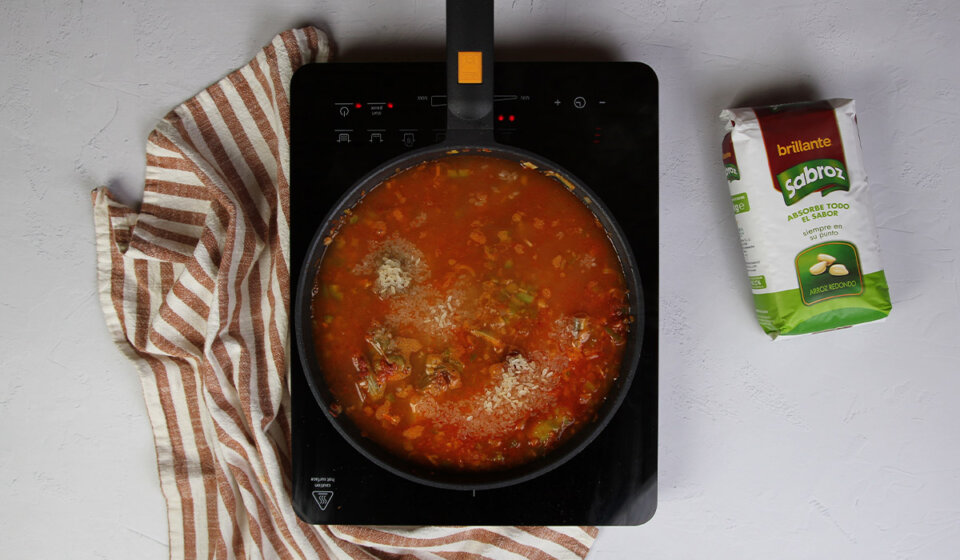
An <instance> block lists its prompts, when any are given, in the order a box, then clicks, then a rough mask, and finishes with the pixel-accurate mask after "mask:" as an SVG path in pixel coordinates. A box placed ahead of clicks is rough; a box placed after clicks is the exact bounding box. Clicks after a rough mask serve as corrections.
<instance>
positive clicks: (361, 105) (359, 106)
mask: <svg viewBox="0 0 960 560" xmlns="http://www.w3.org/2000/svg"><path fill="white" fill-rule="evenodd" d="M354 107H356V108H357V109H359V108H361V107H363V103H357V104H355V105H354Z"/></svg>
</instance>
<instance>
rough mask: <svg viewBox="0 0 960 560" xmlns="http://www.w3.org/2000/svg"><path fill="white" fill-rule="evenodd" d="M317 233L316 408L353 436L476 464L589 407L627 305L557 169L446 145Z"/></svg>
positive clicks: (438, 462) (544, 438)
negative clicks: (446, 150) (342, 422)
mask: <svg viewBox="0 0 960 560" xmlns="http://www.w3.org/2000/svg"><path fill="white" fill-rule="evenodd" d="M324 243H325V244H326V245H327V247H326V250H325V252H324V255H323V260H322V262H321V263H320V267H319V270H318V272H317V276H316V278H315V280H314V285H313V298H312V320H313V332H314V344H315V345H316V348H317V356H318V359H319V363H320V367H321V370H322V372H323V375H324V378H325V380H326V383H327V385H328V386H329V388H330V390H331V392H332V393H333V395H334V397H335V398H336V401H337V402H336V403H335V404H333V405H332V406H331V409H330V412H331V413H332V414H334V415H339V414H346V415H347V416H348V417H349V418H350V420H351V421H353V422H354V423H355V424H356V425H357V426H358V427H359V428H360V429H361V431H362V432H363V435H364V436H365V437H368V438H370V439H372V440H374V441H375V442H377V443H378V444H379V445H381V446H383V447H385V448H387V449H389V450H391V451H392V452H393V453H396V454H398V455H401V456H404V457H407V458H409V459H412V460H415V461H417V462H420V463H423V464H426V465H431V466H436V467H440V468H452V469H465V470H490V469H502V468H509V467H512V466H516V465H519V464H522V463H525V462H527V461H529V460H532V459H534V458H536V457H539V456H541V455H543V454H545V453H547V452H548V451H550V450H551V449H553V448H555V447H556V446H557V445H558V444H559V443H561V442H562V441H564V440H565V439H567V438H569V437H570V436H571V435H572V434H574V433H575V432H576V431H577V430H579V429H581V428H582V427H583V426H584V425H586V424H588V423H589V422H591V421H592V420H594V418H595V416H596V411H597V408H598V406H599V405H600V404H601V403H602V402H603V400H604V399H605V398H606V394H607V392H608V390H609V388H610V386H611V384H612V382H613V381H614V380H615V379H616V377H617V375H618V374H619V370H620V362H621V360H622V358H623V352H624V343H625V339H626V337H627V333H628V331H629V328H630V322H631V320H632V318H631V316H630V313H629V306H628V302H627V289H626V281H625V279H624V274H623V270H622V268H621V264H620V261H619V260H618V258H617V254H616V252H615V250H614V248H613V246H612V244H611V242H610V240H609V239H608V237H607V234H606V232H605V230H604V228H603V226H602V225H601V224H600V222H599V221H598V220H597V219H596V217H595V216H594V215H593V213H592V212H591V211H590V210H589V209H588V208H587V206H586V205H585V204H584V203H583V202H581V201H580V200H578V198H577V197H576V196H575V195H574V194H573V193H571V192H570V191H569V190H568V189H567V188H566V187H564V186H563V185H562V184H561V183H560V182H558V181H557V180H555V179H553V178H551V177H548V176H546V175H544V174H542V173H540V172H538V171H535V170H533V169H530V168H528V167H525V166H523V165H521V164H520V163H517V162H513V161H509V160H506V159H499V158H493V157H487V156H473V155H457V156H447V157H445V158H441V159H439V160H435V161H430V162H425V163H422V164H420V165H418V166H416V167H414V168H411V169H408V170H405V171H402V172H400V173H398V174H397V175H395V176H393V177H392V178H390V179H388V180H386V181H384V182H383V183H382V184H380V185H379V186H377V187H376V188H374V189H373V190H371V191H370V192H369V193H367V194H366V195H365V196H364V197H363V199H362V200H361V201H360V202H359V203H358V204H356V205H355V206H354V207H353V208H352V209H350V210H348V211H345V213H344V216H343V218H342V221H341V223H340V225H339V226H338V229H337V231H336V232H334V233H332V234H331V235H330V236H329V237H327V238H326V239H324Z"/></svg>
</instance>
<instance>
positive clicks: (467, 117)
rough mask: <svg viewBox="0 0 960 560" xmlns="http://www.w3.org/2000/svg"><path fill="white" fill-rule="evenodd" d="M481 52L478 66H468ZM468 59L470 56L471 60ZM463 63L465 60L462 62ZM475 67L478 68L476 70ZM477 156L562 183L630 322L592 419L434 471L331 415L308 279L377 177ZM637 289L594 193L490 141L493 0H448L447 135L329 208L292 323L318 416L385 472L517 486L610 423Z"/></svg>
mask: <svg viewBox="0 0 960 560" xmlns="http://www.w3.org/2000/svg"><path fill="white" fill-rule="evenodd" d="M461 53H480V54H479V57H480V60H479V64H478V65H476V67H474V66H471V62H472V61H473V62H475V61H476V57H477V55H476V54H472V55H466V58H467V59H466V60H464V58H462V55H461ZM471 57H472V58H473V60H472V61H471V60H470V58H471ZM461 62H463V63H464V64H461ZM478 71H479V72H478ZM460 154H478V155H484V156H488V157H497V158H503V159H506V160H512V161H516V162H522V163H528V164H529V163H532V164H534V165H535V166H536V167H537V169H538V170H539V171H541V172H543V173H546V174H548V175H549V176H551V177H553V178H555V179H557V180H558V181H560V182H561V183H563V184H564V185H565V186H566V187H567V188H569V189H571V191H572V192H573V193H574V194H575V195H577V196H578V198H580V199H581V200H583V201H584V204H586V205H587V207H588V208H589V209H590V210H591V211H592V212H593V214H594V215H595V216H596V217H597V219H598V220H599V221H600V223H601V224H602V225H603V227H604V228H605V230H606V232H607V234H608V236H609V237H610V241H611V242H612V244H613V247H614V249H615V250H616V252H617V255H618V256H619V258H620V263H621V265H622V266H623V272H624V276H625V278H626V281H627V289H628V290H629V294H628V301H629V304H630V314H631V315H632V316H633V317H634V319H635V322H634V323H633V324H632V325H631V330H630V332H629V334H628V336H627V340H626V348H625V350H624V356H623V362H622V364H621V366H620V373H619V376H618V377H617V379H616V381H615V382H614V383H613V384H612V385H611V387H610V390H609V392H608V394H607V397H606V400H605V401H604V402H603V404H602V405H601V406H600V407H599V409H598V411H597V415H596V419H595V420H594V421H593V423H591V424H588V425H585V426H582V427H581V428H580V429H579V430H578V431H577V432H576V433H575V434H574V435H573V436H572V437H570V438H569V439H567V440H566V441H565V442H563V443H562V444H561V445H559V446H558V447H556V448H554V449H553V450H552V451H551V452H549V453H547V454H545V455H544V456H542V457H540V458H538V459H535V460H533V461H531V462H528V463H525V464H522V465H519V466H516V467H513V468H510V469H506V470H497V471H465V470H441V469H434V468H429V467H427V466H424V465H422V464H419V463H415V462H413V461H410V460H408V459H404V458H402V457H399V456H397V455H394V454H393V453H391V452H389V451H387V450H386V449H384V448H382V447H380V446H379V445H377V444H376V443H374V442H373V441H372V440H370V439H368V438H365V437H363V436H362V435H361V433H360V430H359V429H358V428H357V427H356V426H355V425H354V424H353V423H352V422H351V421H350V419H349V418H348V417H347V416H346V415H345V414H341V415H338V416H336V417H334V415H333V414H331V412H330V407H331V405H333V404H334V403H336V399H335V398H334V396H333V395H332V394H331V392H330V390H329V389H328V388H327V385H326V382H325V381H324V378H323V372H322V371H321V369H320V365H319V361H318V359H317V353H316V349H315V348H314V336H313V334H314V333H313V321H312V317H311V297H312V294H311V292H312V288H313V280H314V278H315V277H316V274H317V270H318V269H319V267H320V263H321V261H322V260H323V254H324V251H325V249H326V245H324V243H323V239H324V237H327V236H329V235H332V234H334V233H336V231H337V229H338V227H339V224H340V223H341V220H342V218H343V216H344V211H345V210H348V209H350V208H352V207H354V206H355V205H356V204H357V203H358V202H359V201H360V200H361V199H362V198H363V196H364V194H365V193H367V192H369V191H370V190H372V189H373V188H375V187H376V186H377V185H379V184H381V183H382V182H383V181H385V180H387V179H389V178H390V177H392V176H393V175H396V174H397V173H399V172H400V171H403V170H406V169H409V168H411V167H415V166H417V165H419V164H421V163H424V162H428V161H432V160H436V159H441V158H452V157H458V156H459V155H460ZM642 296H643V294H642V291H641V285H640V274H639V272H638V271H637V265H636V261H635V260H634V257H633V253H632V251H631V250H630V245H629V244H628V243H627V241H626V237H625V236H624V233H623V231H622V230H621V229H620V226H619V225H617V222H616V221H615V220H614V219H613V216H612V215H611V214H610V212H609V210H607V208H606V207H605V206H604V205H603V203H602V201H601V200H600V198H599V197H597V196H596V195H595V194H594V193H593V191H591V190H590V189H589V188H588V187H587V186H586V185H584V184H583V183H582V182H581V181H580V180H579V179H577V178H576V177H574V176H573V175H572V174H570V173H569V172H568V171H566V170H564V169H563V168H561V167H560V166H559V165H557V164H555V163H553V162H551V161H549V160H546V159H544V158H542V157H540V156H538V155H536V154H532V153H530V152H527V151H524V150H519V149H517V148H513V147H510V146H505V145H502V144H498V143H497V142H495V141H494V139H493V0H459V1H458V0H447V133H446V139H445V140H444V141H443V142H441V143H440V144H437V145H434V146H431V147H427V148H424V149H421V150H415V151H412V152H409V153H407V154H406V155H404V156H401V157H399V158H396V159H394V160H391V161H389V162H387V163H385V164H384V165H382V166H381V167H380V168H378V169H375V170H374V171H372V172H370V173H369V174H367V175H366V176H365V177H363V178H362V179H360V181H359V182H357V183H356V184H355V185H354V186H353V187H352V188H351V189H350V190H349V191H347V192H346V194H344V195H343V197H341V198H340V200H339V201H338V202H337V204H336V205H335V206H334V207H333V209H331V210H330V212H329V213H328V214H327V216H326V218H325V219H324V221H323V224H322V225H321V226H320V228H319V229H318V230H317V232H316V235H315V236H314V238H313V241H312V242H311V243H310V247H309V249H308V250H307V256H306V259H305V261H304V266H303V267H301V272H300V279H299V282H298V284H297V293H296V299H295V300H294V328H295V331H296V344H297V348H298V349H299V351H300V357H301V360H302V362H303V369H304V372H305V374H306V377H307V382H308V384H309V385H310V389H311V390H312V391H313V394H314V397H316V399H317V402H318V403H319V404H320V408H321V409H323V411H324V414H326V415H327V418H328V419H329V420H330V422H331V423H332V424H333V426H334V427H335V428H336V429H337V431H338V432H340V434H341V435H342V436H343V437H344V438H346V439H347V441H348V442H349V443H350V444H351V445H353V447H354V448H356V450H357V451H359V452H360V453H361V454H363V455H364V456H366V457H367V458H368V459H370V460H371V461H373V462H374V463H376V464H377V465H379V466H381V467H383V468H385V469H387V470H388V471H390V472H392V473H394V474H396V475H398V476H401V477H403V478H406V479H408V480H412V481H414V482H419V483H422V484H427V485H429V486H435V487H440V488H452V489H458V490H479V489H485V488H498V487H503V486H508V485H511V484H516V483H519V482H523V481H525V480H529V479H531V478H534V477H537V476H540V475H541V474H544V473H546V472H548V471H551V470H553V469H555V468H556V467H558V466H560V465H562V464H563V463H565V462H566V461H567V460H569V459H570V458H571V457H573V456H574V455H576V454H577V453H578V452H580V450H581V449H583V448H584V447H586V446H587V445H589V444H590V442H591V441H593V439H594V438H595V437H596V436H597V435H598V434H599V433H600V431H601V430H603V428H604V427H605V426H606V425H607V423H608V422H609V421H610V418H612V417H613V415H614V413H616V411H617V409H618V408H619V406H620V403H621V402H622V401H623V398H624V396H625V395H626V393H627V390H628V389H629V388H630V382H631V381H632V380H633V375H634V372H635V371H636V369H637V364H638V362H639V360H640V345H641V341H642V339H643V316H644V314H643V297H642Z"/></svg>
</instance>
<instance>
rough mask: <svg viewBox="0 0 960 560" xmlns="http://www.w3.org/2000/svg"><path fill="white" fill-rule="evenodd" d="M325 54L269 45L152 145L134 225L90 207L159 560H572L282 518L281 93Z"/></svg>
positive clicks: (284, 132) (592, 532) (576, 538)
mask: <svg viewBox="0 0 960 560" xmlns="http://www.w3.org/2000/svg"><path fill="white" fill-rule="evenodd" d="M328 53H329V49H328V43H327V40H326V37H325V36H324V35H323V34H322V33H321V32H320V31H318V30H317V29H315V28H312V27H307V28H303V29H296V30H292V31H287V32H284V33H281V34H280V35H278V36H277V37H276V38H274V39H273V41H272V42H271V43H270V44H269V45H267V46H266V47H265V48H264V49H263V50H262V51H260V53H259V54H258V55H257V56H256V58H254V59H253V60H252V61H250V63H249V64H247V65H246V66H244V67H243V68H241V69H239V70H237V71H235V72H233V73H231V74H230V75H229V76H227V77H226V78H224V79H222V80H220V81H219V82H217V83H216V84H214V85H212V86H210V87H208V88H207V89H206V90H204V91H203V92H201V93H200V94H198V95H197V96H196V97H194V98H192V99H190V100H189V101H187V102H185V103H183V104H182V105H180V106H179V107H177V108H176V109H174V110H173V111H172V112H171V113H169V114H168V115H167V116H166V117H165V118H164V119H163V120H162V121H161V122H160V123H159V124H158V126H157V128H156V129H155V130H154V131H153V133H152V134H150V137H149V139H148V141H147V170H146V187H145V192H144V196H143V203H142V205H141V207H140V210H139V212H137V211H135V210H133V209H131V208H128V207H127V206H124V205H122V204H120V203H118V202H117V201H116V200H114V199H113V198H111V196H110V193H109V192H108V191H107V190H106V189H98V190H96V191H94V193H93V206H94V216H95V225H96V235H97V256H98V259H97V262H98V272H99V274H98V278H99V287H100V299H101V303H102V306H103V310H104V314H105V315H106V321H107V325H108V326H109V329H110V331H111V333H112V335H113V336H114V337H115V339H116V341H117V343H118V345H119V346H120V348H121V349H122V350H123V352H124V353H125V354H126V355H128V356H129V357H130V359H131V360H133V361H134V362H135V363H136V364H137V366H138V368H139V371H140V380H141V382H142V385H143V393H144V399H145V401H146V405H147V412H148V414H149V416H150V421H151V423H152V425H153V432H154V440H155V443H156V447H157V462H158V468H159V473H160V486H161V490H162V491H163V494H164V496H165V498H166V502H167V510H168V521H169V527H170V556H171V557H172V558H260V557H263V558H391V559H397V558H445V559H461V558H464V559H465V558H471V559H472V558H494V559H500V558H538V559H541V558H542V559H551V558H556V559H572V558H583V557H585V556H586V554H587V552H588V550H589V548H590V546H591V544H592V543H593V541H594V538H595V537H596V534H597V530H596V528H594V527H551V528H547V527H419V528H396V527H353V526H313V525H308V524H305V523H303V522H302V521H300V520H299V519H298V518H297V516H296V514H295V513H294V511H293V506H292V504H291V501H290V480H289V476H288V473H289V471H290V395H289V391H288V383H287V379H288V372H289V369H288V363H287V356H288V352H287V350H288V347H289V343H290V336H289V335H290V332H289V322H288V313H289V309H290V305H289V304H290V295H289V288H290V262H289V261H290V243H289V219H290V208H289V183H288V180H289V179H288V178H289V173H288V172H289V151H288V147H289V145H288V138H289V111H288V93H289V90H288V86H289V82H290V77H291V76H292V74H293V72H294V70H296V69H297V68H298V67H300V66H301V65H303V64H306V63H309V62H317V61H324V60H326V59H327V57H328ZM335 86H336V84H331V87H335ZM518 507H522V505H521V504H518Z"/></svg>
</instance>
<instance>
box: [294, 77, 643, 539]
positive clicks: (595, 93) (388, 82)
mask: <svg viewBox="0 0 960 560" xmlns="http://www.w3.org/2000/svg"><path fill="white" fill-rule="evenodd" d="M444 87H445V66H444V64H443V63H327V64H310V65H306V66H304V67H302V68H301V69H299V70H298V71H297V72H296V74H295V75H294V78H293V81H292V84H291V93H290V100H291V101H290V102H291V110H290V129H291V147H290V176H291V182H290V224H291V225H290V261H291V271H290V278H291V287H290V293H291V294H294V293H296V289H297V285H296V281H297V278H298V276H299V273H300V265H301V260H302V259H303V258H304V255H305V253H306V251H307V247H308V244H309V243H310V241H311V239H312V238H313V235H314V232H315V230H316V228H317V227H319V225H320V224H321V223H322V222H323V219H324V217H325V216H326V213H327V211H328V210H329V209H330V208H331V207H332V206H333V205H334V204H335V203H336V201H337V200H338V199H339V198H340V196H341V195H342V194H343V193H344V192H345V191H347V190H348V189H349V188H350V187H351V186H352V185H353V184H354V183H355V182H356V181H357V180H358V179H360V178H361V177H362V176H363V175H365V174H366V173H367V172H369V171H371V170H373V169H374V168H376V167H377V166H379V165H381V164H382V163H384V162H385V161H387V160H389V159H391V158H393V157H396V156H399V155H402V154H403V153H404V152H406V151H409V150H411V149H415V148H422V147H425V146H428V145H430V144H433V143H436V142H439V141H441V140H442V139H443V137H444V129H445V123H446V96H445V95H444ZM494 89H495V96H494V121H495V130H494V136H495V138H496V140H497V141H498V142H501V143H503V144H509V145H513V146H517V147H520V148H524V149H526V150H529V151H532V152H535V153H537V154H539V155H542V156H544V157H546V158H547V159H550V160H553V161H555V162H557V163H558V164H560V165H561V166H563V167H564V168H566V169H568V170H569V171H570V172H572V173H573V174H574V175H576V176H577V177H579V178H580V179H581V180H582V181H584V182H585V183H586V184H587V185H589V186H590V187H591V188H592V189H593V190H594V191H595V192H596V193H597V194H598V195H599V196H600V197H601V198H602V199H603V200H604V202H606V204H607V206H608V207H609V208H610V209H611V210H612V212H613V214H614V216H615V218H616V219H617V221H618V222H619V223H620V225H621V227H622V228H623V230H624V232H625V233H626V236H627V239H628V240H629V242H630V245H631V247H632V249H633V252H634V255H635V257H636V260H637V263H638V266H639V269H640V277H641V282H642V287H643V304H644V316H643V321H644V329H643V346H642V354H641V358H640V364H639V366H638V370H637V372H636V375H635V377H634V380H633V383H632V384H631V386H630V389H629V391H628V392H627V395H626V397H625V399H624V401H623V404H622V405H621V407H620V409H619V410H618V411H617V413H616V414H615V415H614V417H613V419H612V420H611V421H610V423H609V424H608V425H607V427H606V428H605V429H604V430H603V432H601V433H600V435H599V436H598V437H597V438H596V439H595V440H594V441H593V442H592V443H591V444H590V445H589V446H588V447H586V448H585V449H584V450H583V451H581V452H580V453H579V454H578V455H576V456H575V457H573V458H572V459H571V460H569V461H568V462H566V463H564V464H563V465H561V466H560V467H558V468H556V469H554V470H552V471H550V472H548V473H546V474H543V475H541V476H539V477H537V478H534V479H532V480H529V481H526V482H523V483H520V484H515V485H512V486H508V487H505V488H498V489H492V490H476V491H469V490H467V491H464V490H447V489H440V488H434V487H430V486H425V485H422V484H419V483H416V482H412V481H409V480H406V479H404V478H400V477H398V476H396V475H394V474H392V473H390V472H388V471H387V470H385V469H383V468H382V467H380V466H378V465H376V464H374V463H372V462H371V461H370V460H368V459H367V458H365V457H364V456H363V455H361V454H360V453H359V452H358V451H356V450H355V449H354V448H353V447H352V446H351V445H350V444H349V443H347V441H346V440H344V439H343V437H342V436H341V435H340V434H339V432H337V431H336V429H334V427H333V426H332V425H331V424H330V422H329V421H328V420H327V418H326V417H325V416H324V414H323V411H322V410H321V409H320V407H319V405H318V404H317V402H316V401H315V399H314V397H313V394H312V393H311V391H310V387H309V386H308V384H307V380H306V378H305V377H304V372H303V369H302V367H301V365H300V357H299V355H298V353H297V349H296V345H295V344H292V345H291V346H292V347H291V350H290V351H291V356H290V369H291V371H290V391H291V409H292V418H291V421H292V425H291V431H292V446H293V449H292V463H293V467H292V473H291V477H292V478H291V480H292V494H293V504H294V508H295V509H296V511H297V514H298V515H299V516H300V518H301V519H303V520H304V521H306V522H309V523H323V524H361V525H639V524H641V523H644V522H646V521H647V520H649V519H650V518H651V517H652V516H653V513H654V510H655V509H656V500H657V383H658V379H657V376H658V370H657V330H658V316H657V299H658V295H659V290H658V284H657V282H658V242H659V235H658V230H659V223H658V192H657V190H658V165H657V163H658V157H657V154H658V144H657V129H658V122H657V103H658V98H657V79H656V75H655V74H654V72H653V71H652V70H651V69H650V68H649V67H648V66H646V65H644V64H641V63H636V62H575V63H564V62H536V63H534V62H531V63H522V62H504V63H496V66H495V70H494ZM290 328H291V332H292V330H293V324H292V318H291V327H290Z"/></svg>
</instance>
